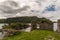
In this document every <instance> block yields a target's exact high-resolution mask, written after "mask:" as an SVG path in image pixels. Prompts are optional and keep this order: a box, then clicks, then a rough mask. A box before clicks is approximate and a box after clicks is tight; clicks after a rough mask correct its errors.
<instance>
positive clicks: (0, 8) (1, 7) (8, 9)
mask: <svg viewBox="0 0 60 40" xmlns="http://www.w3.org/2000/svg"><path fill="white" fill-rule="evenodd" d="M10 3H11V5H14V6H16V5H17V3H15V2H12V1H10ZM28 8H30V7H29V6H24V7H22V8H18V9H13V8H12V7H10V6H8V5H0V11H1V12H2V13H8V14H15V13H19V12H21V11H26V10H27V9H28Z"/></svg>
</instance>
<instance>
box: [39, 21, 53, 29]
mask: <svg viewBox="0 0 60 40" xmlns="http://www.w3.org/2000/svg"><path fill="white" fill-rule="evenodd" d="M39 25H40V29H42V30H53V23H52V24H48V23H45V22H44V23H40V24H39Z"/></svg>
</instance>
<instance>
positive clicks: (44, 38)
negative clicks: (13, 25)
mask: <svg viewBox="0 0 60 40" xmlns="http://www.w3.org/2000/svg"><path fill="white" fill-rule="evenodd" d="M51 38H52V39H54V40H60V35H59V34H57V33H56V32H53V31H47V30H33V31H31V32H29V33H28V32H21V33H19V34H17V35H14V36H10V37H5V38H4V39H3V40H48V39H51Z"/></svg>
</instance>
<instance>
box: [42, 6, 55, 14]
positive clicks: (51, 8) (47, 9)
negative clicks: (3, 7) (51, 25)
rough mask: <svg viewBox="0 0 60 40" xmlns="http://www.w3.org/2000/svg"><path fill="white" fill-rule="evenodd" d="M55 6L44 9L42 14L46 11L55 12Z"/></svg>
mask: <svg viewBox="0 0 60 40" xmlns="http://www.w3.org/2000/svg"><path fill="white" fill-rule="evenodd" d="M55 10H56V9H55V5H51V6H50V7H46V9H45V10H44V11H43V13H45V12H47V11H49V12H50V11H55Z"/></svg>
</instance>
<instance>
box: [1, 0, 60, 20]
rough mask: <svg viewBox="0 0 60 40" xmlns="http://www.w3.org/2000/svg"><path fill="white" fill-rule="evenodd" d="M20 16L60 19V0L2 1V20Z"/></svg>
mask: <svg viewBox="0 0 60 40" xmlns="http://www.w3.org/2000/svg"><path fill="white" fill-rule="evenodd" d="M18 16H37V17H39V18H41V17H46V18H48V19H50V20H52V21H57V20H58V19H60V0H0V19H1V18H8V17H18Z"/></svg>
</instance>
